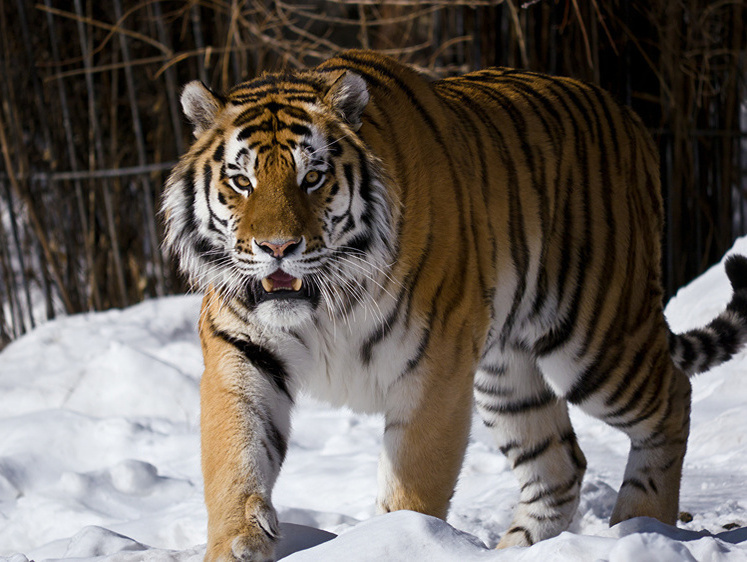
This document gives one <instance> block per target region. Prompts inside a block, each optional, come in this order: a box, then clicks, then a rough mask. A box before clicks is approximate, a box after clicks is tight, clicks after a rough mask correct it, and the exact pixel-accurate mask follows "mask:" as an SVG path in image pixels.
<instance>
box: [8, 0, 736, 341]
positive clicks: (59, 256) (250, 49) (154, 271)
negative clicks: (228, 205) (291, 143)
mask: <svg viewBox="0 0 747 562" xmlns="http://www.w3.org/2000/svg"><path fill="white" fill-rule="evenodd" d="M746 7H747V0H530V1H523V0H494V1H488V0H485V1H480V0H463V1H446V0H442V1H437V0H433V1H427V0H393V1H387V2H374V1H370V0H357V1H341V0H301V1H296V0H283V1H280V0H254V1H248V0H190V1H182V2H176V1H160V0H139V1H137V0H104V1H100V0H38V2H34V1H31V0H0V101H1V102H2V107H1V108H0V149H1V150H2V158H0V348H2V346H3V345H4V344H6V343H7V342H8V341H10V340H11V339H13V338H14V337H17V336H18V335H20V334H21V333H23V332H24V331H27V330H28V329H30V328H31V327H33V326H34V324H35V323H38V322H40V321H43V320H44V319H45V318H51V317H54V316H55V315H58V314H61V313H75V312H80V311H86V310H94V309H95V310H100V309H106V308H109V307H121V306H126V305H129V304H132V303H135V302H138V301H140V300H142V299H144V298H149V297H155V296H160V295H165V294H169V293H174V292H179V291H182V290H183V289H184V287H183V284H182V282H181V281H180V280H179V278H178V277H177V276H176V275H175V273H174V269H173V266H172V265H171V264H169V263H167V261H166V260H165V259H164V257H163V255H162V252H161V249H160V244H159V239H160V226H159V222H158V220H157V218H156V209H157V201H158V197H159V194H160V192H161V189H162V184H163V182H164V180H165V177H166V175H167V173H168V170H169V169H170V168H171V166H172V165H173V163H174V162H175V160H176V159H177V158H178V156H179V154H180V153H181V152H182V151H183V150H184V148H185V146H187V145H188V143H189V142H190V131H189V127H188V126H187V124H186V122H185V119H184V118H183V117H182V116H181V114H180V109H179V103H178V94H179V89H180V87H181V85H183V84H184V83H186V82H188V81H189V80H192V79H195V78H199V79H201V80H202V81H203V82H205V83H206V84H208V85H209V86H210V87H212V88H214V89H218V90H222V89H226V88H228V87H230V86H231V85H232V84H234V83H236V82H238V81H241V80H245V79H249V78H252V77H254V76H256V75H257V74H258V73H260V72H262V71H263V70H277V69H281V68H296V67H303V66H309V65H315V64H317V63H318V62H319V61H321V60H323V59H325V58H327V57H329V56H331V55H333V54H334V53H336V52H337V51H339V50H342V49H346V48H351V47H365V48H374V49H380V50H382V51H384V52H386V53H389V54H392V55H395V56H397V57H399V58H400V59H402V60H404V61H406V62H409V63H412V64H414V65H417V66H418V67H419V68H421V69H422V70H423V71H424V72H426V73H428V74H430V75H432V76H434V77H438V76H444V75H449V74H455V73H461V72H465V71H469V70H472V69H477V68H482V67H486V66H491V65H506V66H517V67H523V68H529V69H532V70H537V71H543V72H549V73H554V74H563V75H570V76H574V77H578V78H582V79H585V80H590V81H593V82H595V83H598V84H600V85H601V86H602V87H604V88H606V89H608V90H610V91H611V92H613V93H614V94H615V95H616V96H617V97H618V99H620V100H621V101H622V102H623V103H626V104H628V105H630V106H632V107H633V108H634V109H635V110H636V111H637V112H638V113H639V114H640V115H641V116H642V117H643V120H644V121H645V123H646V124H647V125H648V127H649V128H650V130H651V132H652V133H653V135H654V137H655V139H656V141H657V143H658V146H659V149H660V151H661V156H662V158H661V162H662V179H663V189H664V197H665V202H666V217H667V226H666V232H665V253H664V264H663V265H664V272H665V280H666V289H667V293H668V294H671V293H672V292H673V291H674V290H676V288H677V287H679V286H680V285H682V284H684V283H686V282H687V281H688V280H690V279H691V278H693V277H694V276H696V275H697V274H698V273H700V272H701V271H703V270H704V269H705V268H706V267H707V266H708V265H710V264H711V263H713V262H715V261H717V260H718V259H719V258H720V256H721V255H722V254H723V252H724V251H725V250H726V249H727V248H728V247H729V246H730V245H731V243H732V241H733V240H734V238H736V237H737V236H739V235H741V234H744V233H745V232H747V197H745V195H746V194H747V106H746V99H747V89H746V81H747V31H746V30H745V16H746V15H747V10H746ZM32 311H33V313H32Z"/></svg>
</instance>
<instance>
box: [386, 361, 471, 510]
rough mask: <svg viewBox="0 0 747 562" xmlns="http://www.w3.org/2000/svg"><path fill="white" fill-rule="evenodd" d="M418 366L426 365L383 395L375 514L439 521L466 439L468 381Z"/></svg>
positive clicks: (461, 373)
mask: <svg viewBox="0 0 747 562" xmlns="http://www.w3.org/2000/svg"><path fill="white" fill-rule="evenodd" d="M455 359H456V358H455ZM423 363H430V365H427V364H424V365H422V367H421V369H417V370H416V371H415V372H412V373H409V374H406V375H404V376H401V377H400V378H399V380H398V381H397V382H396V383H394V384H393V385H392V387H391V388H390V390H389V393H388V395H389V399H388V404H387V411H386V425H385V429H384V449H383V451H382V453H381V457H380V460H379V498H378V502H377V510H378V511H379V512H380V513H387V512H390V511H396V510H400V509H408V510H412V511H418V512H420V513H425V514H427V515H433V516H435V517H440V518H441V519H444V518H446V514H447V511H448V509H449V502H450V501H451V497H452V495H453V493H454V486H455V485H456V481H457V477H458V476H459V471H460V469H461V466H462V461H463V460H464V453H465V450H466V448H467V442H468V439H469V430H470V421H471V418H472V390H471V388H472V376H471V373H470V372H469V371H467V370H465V369H464V367H461V368H457V369H454V370H449V363H445V365H446V367H444V364H443V363H442V364H441V365H439V366H438V367H436V364H437V361H436V360H433V361H424V362H423ZM418 371H420V372H418ZM426 373H427V374H426Z"/></svg>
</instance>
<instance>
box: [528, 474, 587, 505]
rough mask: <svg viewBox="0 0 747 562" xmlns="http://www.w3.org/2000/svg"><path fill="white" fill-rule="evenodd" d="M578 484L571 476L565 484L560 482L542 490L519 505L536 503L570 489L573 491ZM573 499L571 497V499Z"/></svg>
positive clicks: (574, 477) (576, 478)
mask: <svg viewBox="0 0 747 562" xmlns="http://www.w3.org/2000/svg"><path fill="white" fill-rule="evenodd" d="M577 484H578V476H573V478H571V479H570V480H567V481H566V482H562V483H560V484H557V485H555V486H551V487H549V488H547V489H545V490H542V491H541V492H538V493H537V494H535V495H534V496H532V497H531V498H529V499H528V500H521V501H520V502H519V503H522V504H525V505H528V504H532V503H537V502H538V501H541V500H544V499H547V498H550V497H552V496H554V495H556V494H558V495H560V494H565V493H567V492H569V491H570V490H571V489H573V487H574V486H576V485H577ZM571 499H573V497H572V498H571Z"/></svg>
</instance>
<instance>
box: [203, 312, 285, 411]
mask: <svg viewBox="0 0 747 562" xmlns="http://www.w3.org/2000/svg"><path fill="white" fill-rule="evenodd" d="M211 327H212V331H213V333H214V334H215V335H216V336H217V337H219V338H220V339H222V340H223V341H225V342H226V343H228V344H230V345H232V346H234V347H235V348H236V349H237V350H238V351H239V352H241V354H242V355H243V356H244V357H245V358H246V359H247V361H249V363H251V364H252V365H253V366H254V367H256V368H257V369H258V370H259V371H260V372H262V373H264V374H265V375H267V376H268V378H269V380H270V381H271V382H272V383H273V384H274V385H275V387H276V388H277V389H278V390H279V391H280V392H282V393H283V394H284V395H285V396H286V397H287V398H288V400H290V402H291V403H293V397H292V396H291V394H290V391H289V390H288V373H287V371H286V368H285V364H284V363H283V361H282V360H281V359H280V358H278V357H277V356H276V355H275V354H274V353H273V352H272V351H270V350H269V349H267V348H266V347H262V346H260V345H258V344H256V343H254V342H253V341H251V340H246V339H243V338H236V337H234V336H232V335H230V334H228V333H226V332H224V331H222V330H219V329H218V328H216V327H215V326H211Z"/></svg>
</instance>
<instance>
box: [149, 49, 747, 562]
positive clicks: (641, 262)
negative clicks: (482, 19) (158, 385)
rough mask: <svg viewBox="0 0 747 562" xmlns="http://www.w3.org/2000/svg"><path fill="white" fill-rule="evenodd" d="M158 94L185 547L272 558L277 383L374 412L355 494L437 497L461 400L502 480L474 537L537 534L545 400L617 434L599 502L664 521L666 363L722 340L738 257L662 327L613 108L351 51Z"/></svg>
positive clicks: (669, 473) (742, 262) (672, 434)
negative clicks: (172, 271)
mask: <svg viewBox="0 0 747 562" xmlns="http://www.w3.org/2000/svg"><path fill="white" fill-rule="evenodd" d="M181 101H182V105H183V108H184V111H185V113H186V115H187V117H188V118H189V120H190V121H191V122H192V124H193V125H194V134H195V136H196V141H195V142H194V144H193V146H192V147H191V149H190V150H189V152H188V153H187V154H186V155H184V156H183V157H182V159H181V161H180V162H179V164H178V165H177V166H176V168H175V169H174V171H173V173H172V174H171V176H170V178H169V179H168V182H167V184H166V188H165V195H164V199H163V205H162V207H163V213H164V216H165V227H166V245H167V247H168V248H169V249H170V251H171V252H172V253H173V254H174V255H175V256H176V257H177V258H178V260H179V263H180V266H181V269H182V270H183V271H184V272H185V273H186V274H187V275H188V276H189V278H190V279H191V281H192V282H193V284H194V285H195V286H196V287H198V288H199V289H201V290H203V291H204V292H205V297H204V302H203V308H202V314H201V319H200V335H201V341H202V348H203V353H204V360H205V373H204V376H203V379H202V387H201V407H202V412H201V429H202V465H203V474H204V479H205V500H206V504H207V509H208V546H207V555H206V560H232V559H239V560H265V559H272V558H273V552H274V544H275V543H276V541H277V539H278V522H277V517H276V513H275V510H274V509H273V506H272V502H271V495H272V489H273V485H274V483H275V479H276V477H277V475H278V472H279V470H280V467H281V465H282V464H283V459H284V457H285V454H286V451H287V448H288V436H289V432H290V428H291V410H292V409H293V405H294V402H295V401H296V397H297V395H298V393H299V392H302V391H305V392H308V393H311V394H312V395H315V396H316V397H319V398H321V399H323V400H326V401H329V402H331V403H333V404H340V405H342V404H346V405H348V406H349V407H351V408H353V409H354V410H357V411H361V412H381V413H383V415H384V417H385V428H384V435H383V451H382V453H381V458H380V470H379V481H380V486H379V487H380V489H379V496H378V510H379V511H380V512H388V511H392V510H398V509H411V510H416V511H419V512H422V513H426V514H431V515H435V516H438V517H445V515H446V512H447V509H448V506H449V500H450V498H451V495H452V493H453V489H454V485H455V482H456V479H457V475H458V473H459V470H460V466H461V464H462V459H463V456H464V451H465V447H466V445H467V440H468V435H469V431H470V419H471V414H472V408H473V405H475V406H476V408H477V411H478V412H479V414H480V416H481V417H482V419H483V421H484V423H485V424H486V425H487V426H488V427H489V428H491V429H492V432H493V434H494V435H495V440H496V444H497V446H498V447H499V449H500V450H501V451H502V452H503V453H504V454H505V455H506V456H507V457H508V460H509V462H510V463H511V465H512V467H513V470H514V472H515V474H516V477H517V478H518V480H519V482H520V484H521V492H520V501H519V502H518V505H517V506H516V509H515V515H514V519H513V522H512V524H511V527H510V528H509V529H508V531H507V532H506V533H505V535H503V538H502V539H501V541H500V543H499V545H498V546H499V547H506V546H512V545H531V544H533V543H535V542H536V541H539V540H542V539H545V538H547V537H552V536H554V535H556V534H558V533H559V532H561V531H563V530H564V529H566V528H567V527H568V525H569V523H570V521H571V518H572V517H573V515H574V511H575V510H576V508H577V505H578V502H579V490H580V486H581V479H582V477H583V474H584V470H585V467H586V461H585V458H584V455H583V453H582V452H581V450H580V448H579V446H578V443H577V441H576V436H575V434H574V432H573V429H572V427H571V423H570V421H569V418H568V410H567V403H569V402H570V403H571V404H576V405H578V406H579V407H580V408H582V409H583V410H584V411H586V412H588V413H590V414H592V415H593V416H596V417H597V418H599V419H602V420H604V421H605V422H607V423H608V424H610V425H612V426H614V427H617V428H619V429H621V430H622V431H624V432H625V433H626V434H627V435H628V436H629V437H630V440H631V447H630V453H629V458H628V464H627V467H626V468H625V474H624V480H623V482H622V486H621V488H620V493H619V495H618V499H617V503H616V505H615V508H614V512H613V514H612V517H611V521H610V523H611V524H614V523H616V522H618V521H621V520H624V519H627V518H630V517H634V516H640V515H645V516H652V517H656V518H658V519H660V520H661V521H664V522H666V523H670V524H673V523H674V522H675V518H676V515H677V509H678V495H679V486H680V476H681V468H682V460H683V456H684V454H685V448H686V441H687V436H688V425H689V415H690V383H689V382H688V376H690V375H692V374H693V373H698V372H702V371H705V370H707V369H709V368H711V367H713V366H714V365H717V364H719V363H721V362H723V361H725V360H727V359H728V358H729V357H731V356H732V355H733V354H734V353H735V352H736V351H737V350H738V348H740V347H741V346H742V344H743V343H744V342H745V340H746V339H747V328H746V326H747V259H745V258H744V257H733V258H731V259H730V260H729V261H728V262H727V268H726V269H727V274H728V276H729V278H730V280H731V283H732V286H733V289H734V296H733V298H732V300H731V302H730V303H729V305H728V307H727V309H726V311H725V312H723V313H722V314H721V315H720V316H719V317H718V318H716V319H715V320H713V321H712V322H711V323H710V324H709V325H708V326H706V327H704V328H703V329H698V330H693V331H691V332H688V333H686V334H681V335H674V334H672V333H671V332H670V330H669V329H668V327H667V324H666V321H665V319H664V315H663V309H662V288H661V282H660V265H659V262H660V237H661V234H662V201H661V197H660V194H659V178H658V162H657V155H656V149H655V147H654V145H653V143H652V141H651V139H650V138H649V135H648V133H647V132H646V129H645V128H644V126H643V125H642V124H641V122H640V121H639V119H638V118H637V117H636V116H635V115H634V114H633V113H632V112H631V111H630V110H629V109H627V108H625V107H621V106H620V105H618V104H617V103H615V102H614V101H613V100H612V98H611V97H610V96H609V95H608V94H607V93H605V92H603V91H601V90H600V89H598V88H596V87H594V86H592V85H589V84H585V83H582V82H579V81H576V80H571V79H567V78H555V77H550V76H545V75H542V74H537V73H534V72H523V71H519V70H513V69H507V68H498V69H489V70H481V71H478V72H473V73H470V74H466V75H464V76H460V77H457V78H448V79H445V80H438V81H435V82H434V81H429V80H428V79H426V78H424V77H423V76H422V75H420V74H418V73H417V72H416V71H414V70H413V69H411V68H409V67H408V66H405V65H402V64H400V63H398V62H396V61H395V60H393V59H391V58H388V57H385V56H382V55H380V54H377V53H374V52H367V51H352V52H347V53H344V54H341V55H339V56H337V57H335V58H333V59H331V60H329V61H327V62H325V63H324V64H322V65H320V66H319V67H317V68H315V69H312V70H308V71H300V72H293V73H287V74H265V75H263V76H261V77H259V78H257V79H255V80H253V81H250V82H246V83H242V84H239V85H237V86H236V87H234V88H233V89H231V90H230V91H229V92H228V93H227V94H225V95H218V94H216V93H213V92H211V91H210V90H208V89H207V88H206V87H205V86H203V85H202V84H200V83H199V82H192V83H190V84H188V85H187V86H186V87H185V89H184V91H183V94H182V98H181Z"/></svg>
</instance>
